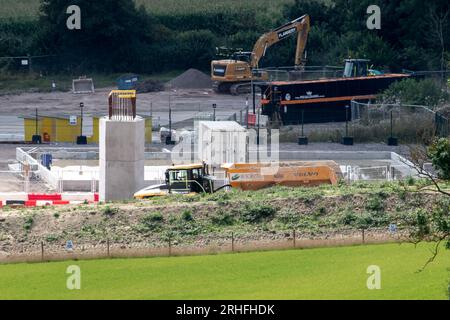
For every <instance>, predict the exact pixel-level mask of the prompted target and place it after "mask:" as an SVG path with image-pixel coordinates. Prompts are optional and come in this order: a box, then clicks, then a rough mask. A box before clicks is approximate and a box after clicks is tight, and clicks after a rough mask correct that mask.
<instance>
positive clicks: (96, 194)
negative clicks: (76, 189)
mask: <svg viewBox="0 0 450 320" xmlns="http://www.w3.org/2000/svg"><path fill="white" fill-rule="evenodd" d="M99 199H100V196H99V194H98V193H94V202H98V201H99Z"/></svg>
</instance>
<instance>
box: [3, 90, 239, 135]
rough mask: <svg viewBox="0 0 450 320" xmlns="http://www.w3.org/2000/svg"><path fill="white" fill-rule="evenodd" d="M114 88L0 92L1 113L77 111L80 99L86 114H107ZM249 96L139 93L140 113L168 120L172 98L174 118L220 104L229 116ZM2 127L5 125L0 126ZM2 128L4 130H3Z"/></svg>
mask: <svg viewBox="0 0 450 320" xmlns="http://www.w3.org/2000/svg"><path fill="white" fill-rule="evenodd" d="M113 89H114V88H104V89H99V90H97V91H96V92H95V93H94V94H72V93H70V92H55V93H23V94H20V95H2V96H0V117H1V116H34V114H35V109H36V108H38V109H39V113H41V114H47V115H55V116H69V115H77V114H79V112H80V108H79V105H80V102H83V103H84V106H85V109H84V110H85V112H86V114H90V115H105V114H106V113H107V112H108V100H107V99H108V94H109V92H110V91H111V90H113ZM245 99H246V97H245V96H232V95H219V94H216V93H214V92H213V91H212V90H211V89H192V90H189V89H180V90H172V91H163V92H156V93H143V94H139V95H138V99H137V111H138V113H141V114H144V115H149V114H150V113H151V112H153V116H154V117H155V118H156V119H157V118H160V120H161V123H162V124H163V125H166V124H167V123H168V118H169V115H168V110H169V101H170V104H171V107H172V112H173V114H172V116H173V122H180V121H183V120H186V119H190V118H192V117H193V116H194V115H195V114H196V113H198V112H210V113H212V111H213V109H212V105H213V104H214V103H215V104H217V117H218V118H221V117H225V116H229V115H231V114H233V113H235V112H239V111H240V110H243V109H244V108H245ZM0 129H1V128H0ZM0 131H1V130H0Z"/></svg>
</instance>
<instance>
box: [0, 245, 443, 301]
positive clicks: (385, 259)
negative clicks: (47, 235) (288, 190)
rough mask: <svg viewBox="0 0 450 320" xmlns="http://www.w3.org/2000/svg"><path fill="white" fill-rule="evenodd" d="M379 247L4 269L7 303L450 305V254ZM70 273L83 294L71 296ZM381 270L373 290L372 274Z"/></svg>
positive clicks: (0, 291)
mask: <svg viewBox="0 0 450 320" xmlns="http://www.w3.org/2000/svg"><path fill="white" fill-rule="evenodd" d="M430 249H431V246H430V245H427V244H421V245H419V246H418V247H417V248H416V247H414V246H413V245H406V244H403V245H398V244H390V245H377V246H361V247H348V248H327V249H313V250H295V251H276V252H255V253H241V254H229V255H215V256H198V257H173V258H153V259H129V260H95V261H72V262H57V263H44V264H17V265H2V266H0V299H23V298H29V299H41V298H42V299H446V298H447V286H448V280H449V269H448V268H449V267H450V252H448V251H442V252H441V254H440V255H439V256H438V258H437V259H436V261H435V262H434V263H432V264H430V265H429V266H428V268H426V269H425V270H424V271H423V272H417V271H418V270H419V269H420V268H421V267H422V266H423V264H424V263H425V262H426V260H427V259H428V258H429V257H430ZM69 265H78V266H79V267H80V268H81V290H75V291H69V290H68V289H66V280H67V277H68V275H67V274H66V269H67V267H68V266H69ZM370 265H377V266H379V267H380V268H381V290H368V289H367V286H366V283H367V279H368V277H369V276H370V275H369V274H367V268H368V266H370Z"/></svg>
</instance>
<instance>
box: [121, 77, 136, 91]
mask: <svg viewBox="0 0 450 320" xmlns="http://www.w3.org/2000/svg"><path fill="white" fill-rule="evenodd" d="M138 82H139V76H138V75H136V74H126V75H123V76H121V77H120V78H119V79H117V88H118V89H119V90H134V89H136V86H137V84H138Z"/></svg>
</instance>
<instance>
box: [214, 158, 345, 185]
mask: <svg viewBox="0 0 450 320" xmlns="http://www.w3.org/2000/svg"><path fill="white" fill-rule="evenodd" d="M222 168H223V169H224V170H225V176H226V178H227V180H228V181H229V184H230V185H231V186H232V187H233V188H238V189H241V190H259V189H263V188H267V187H271V186H275V185H281V186H288V187H299V186H317V185H321V184H333V185H335V184H337V183H338V179H339V176H340V174H339V173H340V169H339V166H338V165H337V163H336V162H334V161H324V162H284V163H277V164H275V163H233V164H224V165H222Z"/></svg>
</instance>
